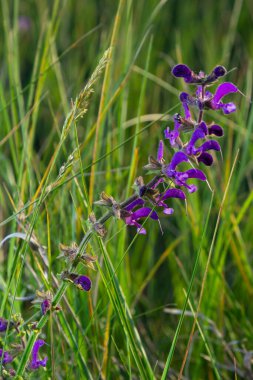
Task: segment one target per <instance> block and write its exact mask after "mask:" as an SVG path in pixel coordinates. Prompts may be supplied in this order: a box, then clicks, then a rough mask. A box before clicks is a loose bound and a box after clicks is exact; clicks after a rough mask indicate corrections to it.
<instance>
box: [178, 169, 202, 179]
mask: <svg viewBox="0 0 253 380" xmlns="http://www.w3.org/2000/svg"><path fill="white" fill-rule="evenodd" d="M181 174H183V175H184V176H185V178H186V179H188V178H196V179H200V180H201V181H206V176H205V174H204V173H203V172H202V171H201V170H199V169H189V170H186V171H185V172H183V173H181Z"/></svg>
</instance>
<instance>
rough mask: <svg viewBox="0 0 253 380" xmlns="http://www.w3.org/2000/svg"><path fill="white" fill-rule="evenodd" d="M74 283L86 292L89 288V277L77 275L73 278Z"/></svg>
mask: <svg viewBox="0 0 253 380" xmlns="http://www.w3.org/2000/svg"><path fill="white" fill-rule="evenodd" d="M74 284H76V285H77V286H78V288H79V289H81V290H86V292H88V291H89V290H90V288H91V280H90V279H89V277H87V276H84V275H81V276H77V277H76V278H75V279H74Z"/></svg>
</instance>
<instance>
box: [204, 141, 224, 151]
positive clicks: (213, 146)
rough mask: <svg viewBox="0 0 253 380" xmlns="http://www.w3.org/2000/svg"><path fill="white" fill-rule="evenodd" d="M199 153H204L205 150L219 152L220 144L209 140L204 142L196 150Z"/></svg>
mask: <svg viewBox="0 0 253 380" xmlns="http://www.w3.org/2000/svg"><path fill="white" fill-rule="evenodd" d="M198 150H199V151H200V152H206V151H207V150H217V151H219V150H221V147H220V144H219V143H218V142H217V141H215V140H209V141H206V142H204V144H202V145H201V147H200V148H199V149H198Z"/></svg>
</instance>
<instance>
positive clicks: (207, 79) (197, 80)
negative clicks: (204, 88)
mask: <svg viewBox="0 0 253 380" xmlns="http://www.w3.org/2000/svg"><path fill="white" fill-rule="evenodd" d="M171 72H172V74H173V75H174V76H175V77H176V78H184V81H185V82H186V83H190V84H202V85H208V84H211V83H213V82H215V81H216V80H218V79H219V78H220V77H222V76H224V75H225V74H226V73H227V71H226V69H225V67H223V66H216V67H215V68H214V69H213V71H212V72H211V74H209V75H206V74H205V73H204V72H203V71H200V72H199V73H198V74H196V73H195V72H194V71H192V70H191V69H190V68H189V67H188V66H187V65H184V64H179V65H176V66H174V67H173V69H172V71H171Z"/></svg>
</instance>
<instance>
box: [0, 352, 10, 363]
mask: <svg viewBox="0 0 253 380" xmlns="http://www.w3.org/2000/svg"><path fill="white" fill-rule="evenodd" d="M2 357H3V364H7V363H11V362H12V361H13V357H12V356H11V355H10V354H9V353H8V352H7V351H4V352H3V349H2V348H0V361H1V359H2Z"/></svg>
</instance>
